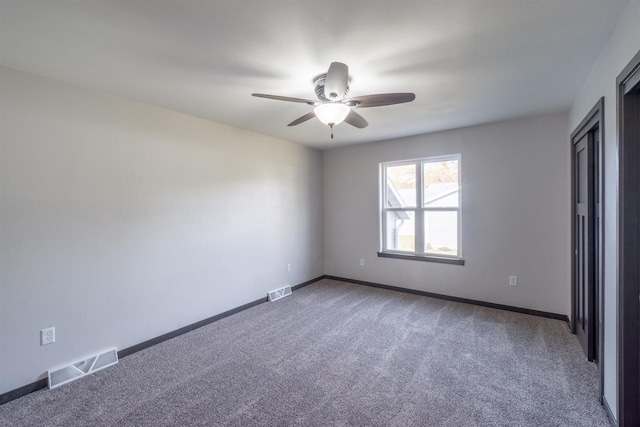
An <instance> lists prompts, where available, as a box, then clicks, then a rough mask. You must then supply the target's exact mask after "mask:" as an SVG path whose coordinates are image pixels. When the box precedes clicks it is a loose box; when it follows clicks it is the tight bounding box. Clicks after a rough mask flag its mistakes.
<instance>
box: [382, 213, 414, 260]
mask: <svg viewBox="0 0 640 427" xmlns="http://www.w3.org/2000/svg"><path fill="white" fill-rule="evenodd" d="M415 215H416V214H415V212H406V211H395V212H387V213H386V216H387V217H386V221H387V248H386V249H388V250H393V251H408V252H415V250H416V221H415V219H416V218H415Z"/></svg>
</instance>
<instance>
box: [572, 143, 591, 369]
mask: <svg viewBox="0 0 640 427" xmlns="http://www.w3.org/2000/svg"><path fill="white" fill-rule="evenodd" d="M594 133H595V132H588V133H587V134H586V135H585V136H583V137H582V138H581V139H580V140H579V141H578V142H577V143H576V144H575V145H574V156H575V158H574V161H575V169H574V171H575V177H574V178H575V179H574V185H575V187H574V190H573V191H574V200H575V210H574V212H575V218H574V227H575V230H574V236H575V239H576V240H575V257H576V259H575V263H574V265H575V272H574V281H575V282H574V285H573V286H574V289H575V293H574V295H575V298H576V301H575V307H576V334H577V335H578V340H579V341H580V344H581V345H582V349H583V350H584V353H585V355H586V356H587V359H588V360H594V356H595V336H596V335H595V332H596V330H595V328H596V304H595V299H596V295H595V285H596V283H595V277H596V270H595V267H596V266H595V254H594V248H595V243H596V242H595V232H594V229H595V226H594V221H595V218H594V203H595V200H594V150H593V146H594V141H593V138H594Z"/></svg>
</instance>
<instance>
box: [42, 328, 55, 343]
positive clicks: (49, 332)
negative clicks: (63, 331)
mask: <svg viewBox="0 0 640 427" xmlns="http://www.w3.org/2000/svg"><path fill="white" fill-rule="evenodd" d="M54 342H56V328H55V327H54V328H47V329H43V330H41V331H40V345H47V344H51V343H54Z"/></svg>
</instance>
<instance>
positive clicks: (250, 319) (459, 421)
mask: <svg viewBox="0 0 640 427" xmlns="http://www.w3.org/2000/svg"><path fill="white" fill-rule="evenodd" d="M597 389H598V372H597V370H596V367H595V365H593V364H592V363H588V362H586V360H585V358H584V356H583V355H582V351H581V349H580V346H579V344H578V342H577V340H576V338H575V337H574V336H572V335H571V334H570V333H569V331H568V328H567V325H566V324H565V323H564V322H562V321H558V320H551V319H544V318H539V317H534V316H528V315H524V314H518V313H511V312H506V311H500V310H495V309H490V308H484V307H477V306H472V305H466V304H460V303H453V302H447V301H441V300H437V299H431V298H426V297H421V296H416V295H410V294H404V293H399V292H394V291H387V290H382V289H375V288H369V287H365V286H360V285H353V284H348V283H343V282H336V281H331V280H322V281H320V282H317V283H315V284H313V285H310V286H307V287H305V288H303V289H300V290H298V291H294V293H293V295H292V296H290V297H287V298H285V299H282V300H280V301H277V302H274V303H264V304H261V305H259V306H256V307H254V308H251V309H249V310H246V311H244V312H242V313H238V314H236V315H233V316H231V317H228V318H225V319H223V320H221V321H218V322H216V323H213V324H210V325H208V326H205V327H203V328H200V329H198V330H195V331H193V332H190V333H188V334H185V335H182V336H180V337H177V338H175V339H172V340H169V341H165V342H164V343H162V344H159V345H156V346H154V347H150V348H148V349H146V350H143V351H141V352H138V353H135V354H133V355H131V356H128V357H126V358H123V359H122V360H120V363H119V364H118V365H116V366H113V367H110V368H108V369H105V370H103V371H100V372H97V373H95V374H93V375H90V376H88V377H86V378H84V379H81V380H79V381H76V382H74V383H71V384H67V385H64V386H62V387H60V388H57V389H54V390H43V391H40V392H36V393H32V394H30V395H27V396H25V397H23V398H20V399H18V400H15V401H13V402H10V403H8V404H5V405H2V406H0V425H2V426H23V425H24V426H49V425H51V426H53V425H58V426H96V425H113V426H160V425H179V426H190V425H238V426H240V425H242V426H252V425H269V426H275V425H293V424H296V425H318V426H329V425H331V426H336V425H375V426H383V425H384V426H407V425H423V426H441V425H442V426H596V425H597V426H606V425H608V421H607V417H606V414H605V412H604V410H603V409H602V407H601V406H600V404H599V401H598V392H597Z"/></svg>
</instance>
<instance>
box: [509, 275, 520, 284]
mask: <svg viewBox="0 0 640 427" xmlns="http://www.w3.org/2000/svg"><path fill="white" fill-rule="evenodd" d="M509 286H518V276H509Z"/></svg>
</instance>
